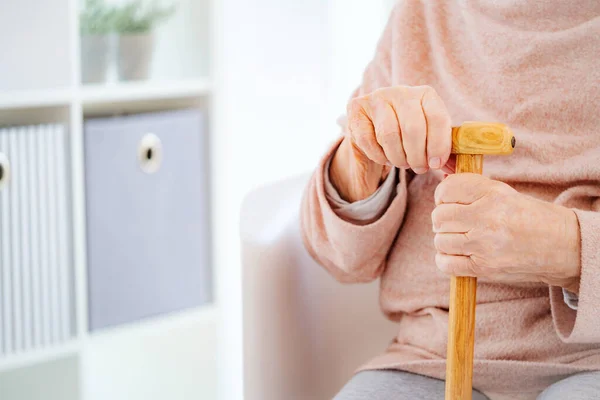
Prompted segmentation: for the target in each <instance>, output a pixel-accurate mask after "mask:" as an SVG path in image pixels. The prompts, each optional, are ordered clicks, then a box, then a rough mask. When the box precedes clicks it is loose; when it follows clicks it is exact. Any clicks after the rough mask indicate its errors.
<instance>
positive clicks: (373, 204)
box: [323, 156, 398, 222]
mask: <svg viewBox="0 0 600 400" xmlns="http://www.w3.org/2000/svg"><path fill="white" fill-rule="evenodd" d="M332 158H333V156H332V157H330V158H329V160H327V163H326V164H325V168H324V172H323V182H324V183H325V196H326V197H327V201H328V202H329V204H330V205H331V208H332V209H333V211H334V212H335V213H336V214H337V215H338V216H340V217H342V218H344V219H345V220H347V221H354V222H368V221H373V220H376V219H378V218H380V217H381V216H382V215H383V214H384V213H385V210H387V208H388V206H389V205H390V202H391V201H392V199H393V198H394V196H395V195H396V182H397V176H398V171H397V169H396V168H392V169H391V170H390V172H389V174H388V176H387V178H386V179H385V181H383V183H382V184H381V185H380V186H379V187H378V188H377V190H376V191H375V192H374V193H373V194H372V195H370V196H369V197H367V198H366V199H363V200H359V201H355V202H353V203H350V202H348V201H346V200H344V199H342V197H341V196H340V194H339V193H338V191H337V190H336V189H335V187H334V186H333V184H332V183H331V180H330V179H329V166H330V164H331V159H332Z"/></svg>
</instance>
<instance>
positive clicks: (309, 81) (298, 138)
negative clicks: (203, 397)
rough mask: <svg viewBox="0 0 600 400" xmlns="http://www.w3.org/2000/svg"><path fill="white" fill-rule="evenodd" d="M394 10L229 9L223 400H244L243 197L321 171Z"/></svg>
mask: <svg viewBox="0 0 600 400" xmlns="http://www.w3.org/2000/svg"><path fill="white" fill-rule="evenodd" d="M389 2H390V0H378V1H373V0H329V1H323V0H305V1H293V0H286V1H283V0H256V1H252V2H248V1H245V0H223V1H222V2H221V3H219V5H218V9H217V10H216V12H215V17H216V19H217V21H216V22H217V25H218V26H219V29H218V35H219V37H218V40H217V43H218V44H219V45H218V49H216V53H217V63H216V67H217V69H216V74H217V85H218V87H217V89H218V90H217V95H216V103H215V106H216V108H217V110H218V118H217V124H218V126H217V127H216V131H217V132H220V134H219V136H218V137H217V138H215V139H214V140H213V143H212V146H213V155H214V157H215V158H214V160H213V161H214V164H213V168H215V169H216V171H217V175H218V178H217V179H218V181H216V182H214V185H215V188H216V191H215V195H214V196H215V197H214V203H215V204H214V211H215V214H214V219H215V235H216V236H215V249H216V250H215V263H216V264H215V265H216V266H217V301H218V302H219V304H220V307H221V311H222V312H221V314H222V315H223V318H222V321H221V325H220V328H221V331H220V348H219V363H220V366H219V368H220V370H219V376H220V398H221V399H227V400H235V399H242V375H243V374H242V334H241V332H242V322H241V318H242V314H241V285H240V283H241V282H240V279H241V277H240V260H239V234H238V218H239V208H240V205H241V202H242V199H243V197H244V195H245V194H246V193H247V192H248V191H249V190H251V189H252V188H254V187H256V186H257V185H260V184H263V183H265V182H269V181H273V180H278V179H284V178H286V177H288V176H290V175H294V174H298V173H302V172H306V171H309V170H311V169H313V168H314V167H315V165H316V163H317V161H318V159H319V158H320V157H321V155H322V154H323V152H324V151H325V149H326V147H327V146H328V144H329V143H331V141H332V140H334V138H335V137H337V135H338V134H339V132H338V129H337V127H336V124H335V120H336V118H337V116H338V115H339V114H340V113H342V112H343V111H344V109H345V103H346V100H347V98H348V96H349V94H350V93H351V91H352V90H353V89H354V87H355V86H356V85H357V84H358V83H359V82H360V75H361V74H362V70H363V68H364V67H365V65H366V63H367V62H368V60H369V59H370V58H371V57H372V55H373V51H374V46H375V43H376V41H377V38H378V36H379V34H380V32H381V31H382V29H383V23H384V21H385V20H386V12H387V6H388V4H389Z"/></svg>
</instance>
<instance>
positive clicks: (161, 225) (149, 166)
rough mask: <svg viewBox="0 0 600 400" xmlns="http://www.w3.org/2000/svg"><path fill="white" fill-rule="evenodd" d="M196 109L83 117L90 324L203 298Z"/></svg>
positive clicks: (202, 174)
mask: <svg viewBox="0 0 600 400" xmlns="http://www.w3.org/2000/svg"><path fill="white" fill-rule="evenodd" d="M204 130H205V123H204V120H203V118H202V114H201V113H200V112H199V111H197V110H182V111H171V112H164V113H154V114H141V115H133V116H125V117H114V118H104V119H91V120H87V121H86V123H85V169H86V171H85V177H86V202H87V256H88V287H89V328H90V330H92V331H94V330H97V329H101V328H104V327H109V326H114V325H119V324H123V323H127V322H131V321H136V320H139V319H142V318H145V317H149V316H155V315H159V314H164V313H168V312H172V311H177V310H182V309H186V308H191V307H195V306H199V305H202V304H204V303H207V302H210V301H211V300H212V289H211V288H212V274H211V269H210V266H209V254H208V253H209V235H208V232H209V228H208V225H209V220H208V179H207V175H208V169H207V168H208V162H207V161H206V159H205V154H206V152H205V145H206V142H205V135H204Z"/></svg>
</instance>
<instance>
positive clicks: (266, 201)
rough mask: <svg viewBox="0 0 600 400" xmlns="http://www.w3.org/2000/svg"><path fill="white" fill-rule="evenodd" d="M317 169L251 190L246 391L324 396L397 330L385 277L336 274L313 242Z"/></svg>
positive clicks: (309, 398)
mask: <svg viewBox="0 0 600 400" xmlns="http://www.w3.org/2000/svg"><path fill="white" fill-rule="evenodd" d="M308 178H309V176H308V175H306V176H301V177H297V178H293V179H288V180H285V181H282V182H278V183H275V184H272V185H269V186H266V187H262V188H259V189H257V190H255V191H253V192H252V193H250V194H249V195H248V196H247V197H246V199H245V201H244V203H243V206H242V210H241V240H242V268H243V278H242V282H243V316H244V321H243V323H244V398H245V399H246V400H321V399H331V398H332V397H333V395H335V393H336V392H337V391H338V390H339V389H340V388H341V387H342V386H343V385H344V383H345V382H346V381H347V380H348V379H349V378H350V377H351V376H352V374H353V372H354V371H355V369H356V368H357V367H358V366H360V365H361V364H362V363H364V362H366V361H367V360H368V359H369V358H371V357H373V356H375V355H377V354H379V353H380V352H382V351H383V350H384V349H385V347H386V346H387V345H388V343H389V341H390V340H391V339H392V338H393V336H394V335H395V334H396V333H397V332H396V331H397V327H396V326H395V325H394V324H393V323H391V322H389V321H388V320H387V319H385V317H384V316H383V314H382V313H381V311H380V309H379V302H378V287H379V282H378V281H377V282H373V283H370V284H366V285H365V284H362V285H343V284H341V283H338V282H336V281H335V280H334V279H333V278H332V277H331V276H330V275H329V274H328V273H327V272H326V271H325V270H324V269H323V268H322V267H321V266H319V265H318V264H317V263H316V262H315V261H313V259H312V258H311V257H310V255H309V254H308V253H307V251H306V250H305V248H304V246H303V243H302V239H301V236H300V220H299V211H300V201H301V197H302V193H303V191H304V188H305V187H306V184H307V182H308Z"/></svg>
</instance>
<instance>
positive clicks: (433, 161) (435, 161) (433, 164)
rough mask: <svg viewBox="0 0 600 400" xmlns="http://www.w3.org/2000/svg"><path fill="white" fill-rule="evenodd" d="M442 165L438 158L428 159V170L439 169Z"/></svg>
mask: <svg viewBox="0 0 600 400" xmlns="http://www.w3.org/2000/svg"><path fill="white" fill-rule="evenodd" d="M441 164H442V160H440V158H439V157H431V158H430V159H429V168H435V169H437V168H439V167H440V166H441Z"/></svg>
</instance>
